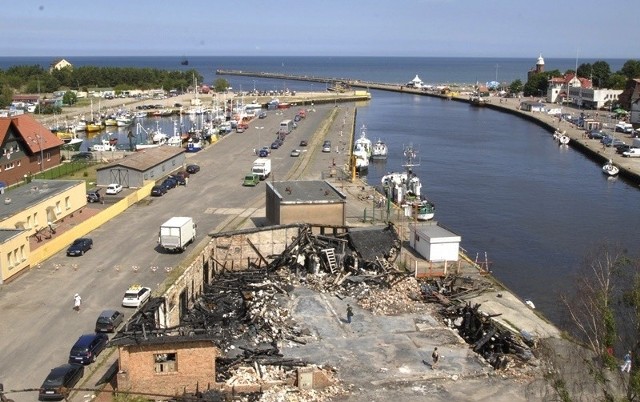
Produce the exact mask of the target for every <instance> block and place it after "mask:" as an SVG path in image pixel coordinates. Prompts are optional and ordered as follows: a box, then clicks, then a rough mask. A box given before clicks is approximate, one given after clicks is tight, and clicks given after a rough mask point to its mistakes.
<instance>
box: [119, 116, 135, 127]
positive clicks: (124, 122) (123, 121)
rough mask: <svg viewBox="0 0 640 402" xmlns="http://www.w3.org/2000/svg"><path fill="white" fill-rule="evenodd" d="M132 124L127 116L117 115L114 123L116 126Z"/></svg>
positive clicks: (131, 120)
mask: <svg viewBox="0 0 640 402" xmlns="http://www.w3.org/2000/svg"><path fill="white" fill-rule="evenodd" d="M132 124H133V119H132V118H131V117H127V116H118V117H116V125H117V126H118V127H129V126H130V125H132Z"/></svg>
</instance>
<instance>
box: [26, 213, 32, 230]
mask: <svg viewBox="0 0 640 402" xmlns="http://www.w3.org/2000/svg"><path fill="white" fill-rule="evenodd" d="M27 229H31V217H30V216H27Z"/></svg>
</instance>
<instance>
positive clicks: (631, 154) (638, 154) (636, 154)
mask: <svg viewBox="0 0 640 402" xmlns="http://www.w3.org/2000/svg"><path fill="white" fill-rule="evenodd" d="M622 156H626V157H627V158H640V148H631V149H630V150H628V151H625V152H623V153H622Z"/></svg>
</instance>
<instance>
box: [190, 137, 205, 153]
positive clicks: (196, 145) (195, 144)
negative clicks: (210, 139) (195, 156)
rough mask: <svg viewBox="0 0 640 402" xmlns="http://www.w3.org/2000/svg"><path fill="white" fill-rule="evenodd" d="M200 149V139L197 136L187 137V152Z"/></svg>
mask: <svg viewBox="0 0 640 402" xmlns="http://www.w3.org/2000/svg"><path fill="white" fill-rule="evenodd" d="M201 149H202V140H200V139H199V138H196V139H193V138H189V141H188V142H187V152H198V151H200V150H201Z"/></svg>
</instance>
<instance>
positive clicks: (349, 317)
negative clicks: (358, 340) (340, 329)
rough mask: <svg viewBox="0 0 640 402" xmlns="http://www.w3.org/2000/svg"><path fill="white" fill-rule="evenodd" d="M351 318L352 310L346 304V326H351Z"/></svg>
mask: <svg viewBox="0 0 640 402" xmlns="http://www.w3.org/2000/svg"><path fill="white" fill-rule="evenodd" d="M351 317H353V309H352V308H351V306H350V305H349V304H347V324H351Z"/></svg>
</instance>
